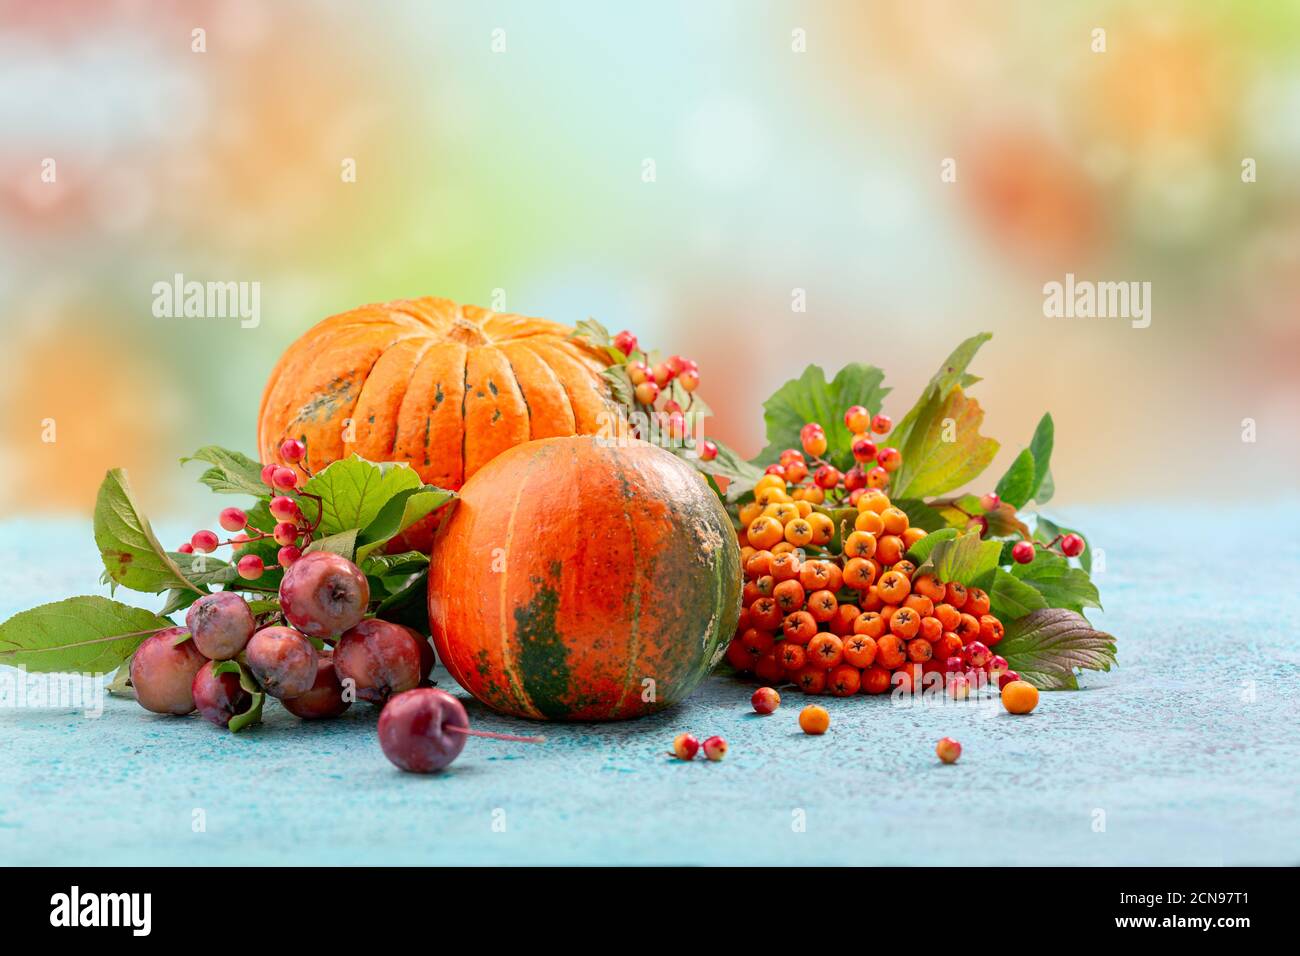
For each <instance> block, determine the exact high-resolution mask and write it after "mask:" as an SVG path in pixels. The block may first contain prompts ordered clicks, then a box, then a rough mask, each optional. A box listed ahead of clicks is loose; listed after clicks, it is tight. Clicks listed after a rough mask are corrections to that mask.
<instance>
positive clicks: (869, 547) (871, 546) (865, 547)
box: [844, 531, 876, 558]
mask: <svg viewBox="0 0 1300 956" xmlns="http://www.w3.org/2000/svg"><path fill="white" fill-rule="evenodd" d="M875 553H876V536H875V535H874V534H870V533H869V532H866V531H854V532H853V533H852V534H850V535H849V536H848V537H847V538H845V539H844V556H845V557H846V558H869V557H871V556H872V555H873V554H875Z"/></svg>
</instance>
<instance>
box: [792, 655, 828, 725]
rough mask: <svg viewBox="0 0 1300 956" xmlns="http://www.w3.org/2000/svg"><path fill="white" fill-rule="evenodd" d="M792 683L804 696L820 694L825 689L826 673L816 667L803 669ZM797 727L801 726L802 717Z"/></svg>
mask: <svg viewBox="0 0 1300 956" xmlns="http://www.w3.org/2000/svg"><path fill="white" fill-rule="evenodd" d="M794 682H795V683H796V684H798V685H799V689H800V690H801V691H803V692H804V693H805V694H820V693H821V692H822V691H824V690H825V689H826V672H825V671H824V670H820V669H818V668H816V667H805V668H804V669H803V670H801V671H799V673H797V674H795V677H794ZM799 726H801V727H802V726H803V716H802V715H800V717H799Z"/></svg>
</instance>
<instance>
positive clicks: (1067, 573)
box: [1011, 551, 1101, 614]
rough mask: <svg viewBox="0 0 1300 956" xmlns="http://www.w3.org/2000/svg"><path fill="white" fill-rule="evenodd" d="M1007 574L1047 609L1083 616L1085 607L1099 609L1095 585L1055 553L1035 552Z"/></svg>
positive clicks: (1083, 573)
mask: <svg viewBox="0 0 1300 956" xmlns="http://www.w3.org/2000/svg"><path fill="white" fill-rule="evenodd" d="M1011 573H1012V574H1013V575H1015V576H1016V577H1017V578H1019V579H1020V580H1021V581H1024V582H1025V583H1026V584H1028V585H1030V586H1031V587H1033V588H1035V589H1036V590H1037V591H1038V592H1039V593H1040V594H1042V596H1043V598H1044V600H1045V601H1046V602H1047V606H1048V607H1057V608H1067V609H1069V610H1071V611H1077V612H1079V613H1080V614H1082V613H1083V609H1084V608H1086V607H1096V608H1099V607H1101V596H1100V595H1099V594H1098V593H1097V586H1096V585H1095V584H1093V583H1092V579H1091V578H1090V577H1088V572H1087V571H1085V570H1083V568H1076V567H1074V566H1073V565H1071V564H1070V562H1069V561H1068V560H1066V559H1065V558H1063V557H1061V556H1060V555H1057V554H1048V553H1046V552H1043V551H1039V552H1038V554H1036V555H1035V556H1034V560H1032V561H1030V562H1029V563H1028V564H1017V565H1015V566H1014V567H1013V568H1012V569H1011Z"/></svg>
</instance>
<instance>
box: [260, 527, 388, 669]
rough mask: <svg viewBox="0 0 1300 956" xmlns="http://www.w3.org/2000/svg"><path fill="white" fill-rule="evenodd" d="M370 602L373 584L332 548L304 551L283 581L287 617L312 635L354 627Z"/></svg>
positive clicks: (282, 594)
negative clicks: (330, 549) (332, 550)
mask: <svg viewBox="0 0 1300 956" xmlns="http://www.w3.org/2000/svg"><path fill="white" fill-rule="evenodd" d="M369 602H370V584H369V582H367V581H366V576H365V575H364V574H362V573H361V569H360V568H358V567H357V566H356V565H355V564H353V563H352V562H351V561H349V560H348V559H347V558H345V557H343V556H342V555H338V554H334V553H333V552H331V551H312V552H310V553H308V554H304V555H303V556H302V557H300V558H299V559H298V560H297V561H295V562H294V563H293V565H292V566H291V567H290V568H289V570H287V571H286V572H285V574H284V579H283V580H282V581H281V582H280V608H281V610H282V611H283V612H284V616H285V618H286V619H287V620H288V622H289V623H290V624H292V625H293V626H294V627H296V628H297V629H298V630H300V631H302V632H303V633H304V634H308V635H310V636H312V637H332V636H334V635H335V634H341V633H343V632H344V631H346V630H348V629H349V628H351V627H354V626H355V625H356V624H357V623H359V622H360V620H361V618H362V617H363V616H364V615H365V613H366V605H367V604H368V603H369ZM412 686H414V685H412Z"/></svg>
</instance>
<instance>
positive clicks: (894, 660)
mask: <svg viewBox="0 0 1300 956" xmlns="http://www.w3.org/2000/svg"><path fill="white" fill-rule="evenodd" d="M906 662H907V645H905V644H904V643H903V640H902V638H900V637H898V636H896V635H894V634H886V635H885V636H884V637H882V638H879V639H877V641H876V663H878V664H880V665H881V666H882V667H886V668H888V669H890V670H893V669H894V668H896V667H902V666H903V664H905V663H906Z"/></svg>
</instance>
